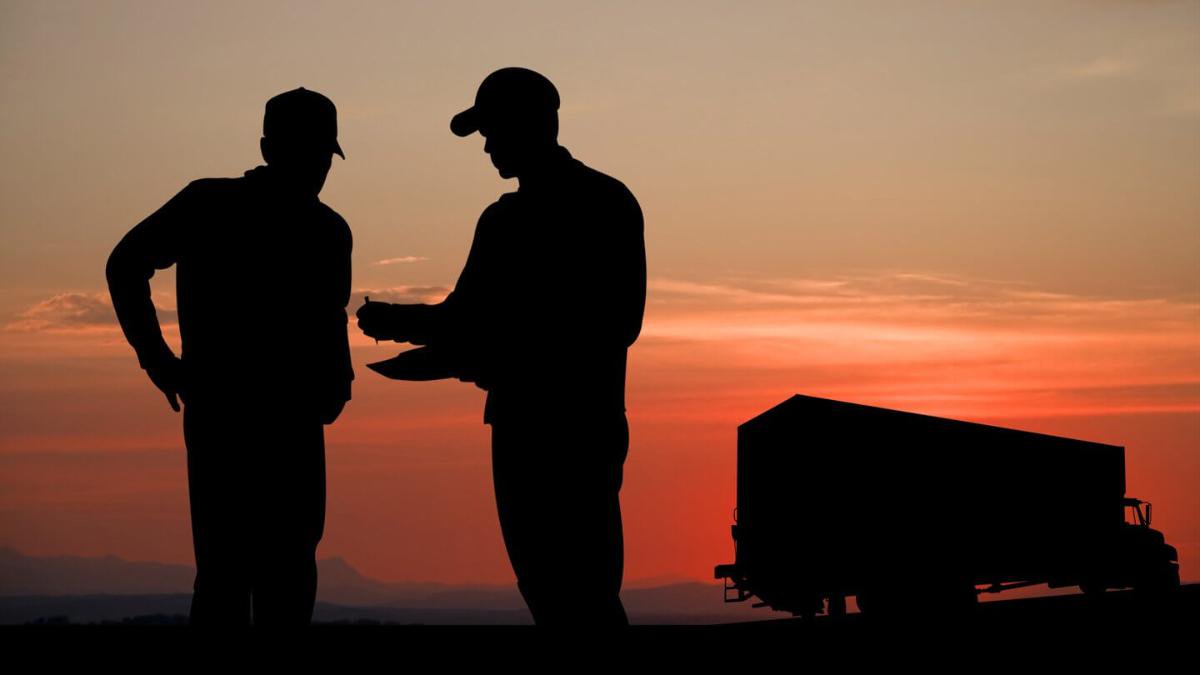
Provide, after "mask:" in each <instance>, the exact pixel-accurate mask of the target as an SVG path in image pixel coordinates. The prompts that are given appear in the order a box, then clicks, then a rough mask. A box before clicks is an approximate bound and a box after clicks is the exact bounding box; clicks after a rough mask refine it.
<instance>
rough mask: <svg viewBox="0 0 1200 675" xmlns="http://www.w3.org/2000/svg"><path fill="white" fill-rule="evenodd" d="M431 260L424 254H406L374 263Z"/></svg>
mask: <svg viewBox="0 0 1200 675" xmlns="http://www.w3.org/2000/svg"><path fill="white" fill-rule="evenodd" d="M426 260H429V258H426V257H425V256H422V255H406V256H401V257H399V258H387V259H386V260H376V261H375V262H373V263H371V264H372V265H402V264H405V263H416V262H425V261H426Z"/></svg>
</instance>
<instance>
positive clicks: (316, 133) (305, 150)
mask: <svg viewBox="0 0 1200 675" xmlns="http://www.w3.org/2000/svg"><path fill="white" fill-rule="evenodd" d="M259 147H260V148H261V149H262V155H263V159H264V160H266V162H267V165H268V166H270V167H271V168H272V169H274V170H275V171H278V172H279V176H280V177H281V178H282V179H283V180H284V181H286V182H287V183H288V184H289V186H291V187H293V188H295V189H296V190H298V191H300V192H303V193H311V194H312V195H316V194H319V193H320V192H321V188H322V187H324V186H325V177H326V176H327V175H328V174H329V167H330V165H331V163H332V161H333V154H334V153H337V154H338V155H340V156H341V157H342V159H345V158H346V155H345V154H344V153H343V152H342V148H341V146H340V145H338V142H337V108H335V107H334V105H333V101H330V100H329V99H328V98H326V97H324V96H322V95H321V94H318V93H317V92H315V91H309V90H308V89H305V88H304V87H300V88H299V89H293V90H291V91H285V92H283V93H282V94H279V95H278V96H275V97H272V98H271V100H269V101H267V108H266V112H265V113H264V114H263V137H262V140H261V141H260V142H259Z"/></svg>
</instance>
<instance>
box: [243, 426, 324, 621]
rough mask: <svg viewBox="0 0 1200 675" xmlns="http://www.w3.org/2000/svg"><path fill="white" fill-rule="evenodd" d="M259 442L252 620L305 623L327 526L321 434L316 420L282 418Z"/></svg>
mask: <svg viewBox="0 0 1200 675" xmlns="http://www.w3.org/2000/svg"><path fill="white" fill-rule="evenodd" d="M276 431H278V433H277V434H275V435H274V436H273V437H271V438H269V439H264V440H263V442H262V443H261V444H260V447H259V448H257V449H258V450H259V451H260V452H261V453H262V454H261V455H260V460H261V461H260V462H258V463H257V466H256V477H257V480H256V483H255V484H256V485H257V486H258V490H257V494H256V501H257V509H256V519H255V527H254V532H255V534H256V538H255V545H254V547H253V550H254V565H253V570H252V574H253V577H252V578H253V596H254V623H255V625H258V626H305V625H308V624H309V623H310V622H311V621H312V613H313V605H314V604H315V602H316V596H317V544H318V543H319V542H320V540H321V535H322V533H323V532H324V529H325V438H324V430H323V428H322V426H321V424H320V422H317V421H315V420H308V419H301V420H286V421H284V422H281V423H279V424H278V425H277V428H276Z"/></svg>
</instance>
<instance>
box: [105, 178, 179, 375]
mask: <svg viewBox="0 0 1200 675" xmlns="http://www.w3.org/2000/svg"><path fill="white" fill-rule="evenodd" d="M192 190H193V188H192V186H190V185H189V186H188V187H186V188H184V189H183V190H182V191H181V192H180V193H179V194H177V195H175V196H174V197H172V198H171V200H170V201H168V202H167V203H166V204H164V205H163V206H162V208H160V209H158V210H157V211H155V212H154V213H152V214H150V215H149V216H147V217H146V219H145V220H143V221H142V222H140V223H138V224H137V226H135V227H134V228H133V229H132V230H130V231H129V232H128V233H127V234H126V235H125V236H124V237H123V238H122V239H121V241H120V242H119V243H118V244H117V246H116V248H114V249H113V252H112V254H111V255H110V256H109V257H108V264H107V266H106V268H105V276H106V277H107V278H108V292H109V295H110V296H111V297H112V303H113V310H114V311H115V312H116V314H117V320H118V321H119V322H120V323H121V330H122V331H124V333H125V338H126V339H127V340H128V341H129V344H130V345H131V346H133V349H134V351H135V352H137V356H138V363H139V364H141V366H142V368H144V369H149V368H153V367H156V366H158V365H161V364H162V363H164V362H166V361H169V360H170V359H171V358H173V357H174V353H173V352H172V351H171V348H170V346H168V345H167V342H166V340H164V339H163V335H162V328H161V327H160V326H159V324H158V315H157V314H156V313H155V311H154V303H153V302H152V301H151V299H150V278H151V277H153V276H154V271H155V270H161V269H166V268H168V267H170V266H171V265H173V264H175V262H176V261H177V260H178V259H179V248H180V246H179V240H180V238H181V236H182V230H183V228H184V227H185V225H186V223H187V222H188V220H189V219H190V218H191V217H192V216H193V214H192V213H191V211H190V209H191V205H190V202H191V201H192V200H191V193H192Z"/></svg>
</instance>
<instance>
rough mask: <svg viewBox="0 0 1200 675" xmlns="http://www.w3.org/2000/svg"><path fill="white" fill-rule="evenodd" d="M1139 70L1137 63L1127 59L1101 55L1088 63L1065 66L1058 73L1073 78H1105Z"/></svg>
mask: <svg viewBox="0 0 1200 675" xmlns="http://www.w3.org/2000/svg"><path fill="white" fill-rule="evenodd" d="M1135 71H1137V64H1136V63H1134V62H1133V61H1130V60H1127V59H1119V58H1114V57H1100V58H1097V59H1093V60H1091V61H1089V62H1087V63H1082V64H1076V65H1071V66H1064V67H1062V68H1059V70H1058V74H1059V75H1060V76H1062V77H1064V78H1067V79H1072V80H1105V79H1111V78H1114V77H1121V76H1123V75H1129V74H1131V73H1133V72H1135Z"/></svg>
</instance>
